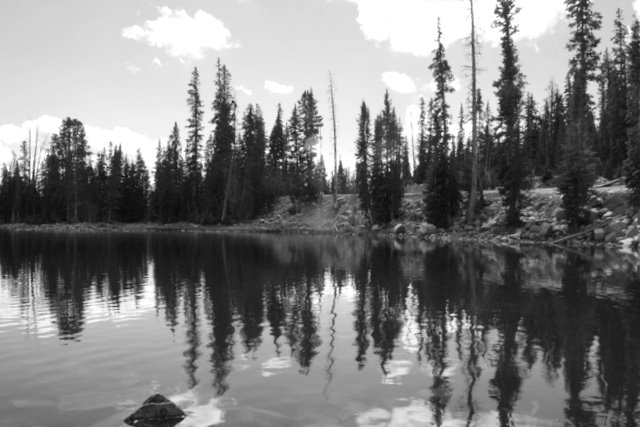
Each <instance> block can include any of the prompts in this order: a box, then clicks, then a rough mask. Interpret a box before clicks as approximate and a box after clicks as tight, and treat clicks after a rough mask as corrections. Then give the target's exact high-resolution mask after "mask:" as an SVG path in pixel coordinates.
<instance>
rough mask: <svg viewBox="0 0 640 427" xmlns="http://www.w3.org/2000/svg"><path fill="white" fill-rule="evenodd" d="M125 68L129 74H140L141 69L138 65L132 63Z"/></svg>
mask: <svg viewBox="0 0 640 427" xmlns="http://www.w3.org/2000/svg"><path fill="white" fill-rule="evenodd" d="M124 68H126V69H127V71H128V72H130V73H132V74H137V73H139V72H140V70H141V68H140V67H138V66H137V65H133V64H130V63H127V64H126V65H125V66H124Z"/></svg>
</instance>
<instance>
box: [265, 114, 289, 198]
mask: <svg viewBox="0 0 640 427" xmlns="http://www.w3.org/2000/svg"><path fill="white" fill-rule="evenodd" d="M286 161H287V139H286V135H285V131H284V124H283V122H282V107H281V106H280V104H278V112H277V114H276V121H275V123H274V124H273V128H272V129H271V134H270V136H269V154H268V157H267V166H268V168H269V182H270V184H269V186H270V190H271V192H272V193H273V194H274V195H276V196H281V195H283V194H284V193H285V190H286V186H285V183H286Z"/></svg>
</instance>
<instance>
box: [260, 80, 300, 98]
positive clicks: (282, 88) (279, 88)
mask: <svg viewBox="0 0 640 427" xmlns="http://www.w3.org/2000/svg"><path fill="white" fill-rule="evenodd" d="M264 88H265V89H266V90H268V91H269V92H271V93H277V94H280V95H286V94H289V93H291V92H293V86H290V85H285V84H282V83H278V82H274V81H273V80H265V81H264Z"/></svg>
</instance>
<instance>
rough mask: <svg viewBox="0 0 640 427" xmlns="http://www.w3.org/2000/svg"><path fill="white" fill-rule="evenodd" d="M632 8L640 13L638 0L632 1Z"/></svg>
mask: <svg viewBox="0 0 640 427" xmlns="http://www.w3.org/2000/svg"><path fill="white" fill-rule="evenodd" d="M633 10H635V11H636V13H637V14H638V15H640V0H636V1H634V2H633Z"/></svg>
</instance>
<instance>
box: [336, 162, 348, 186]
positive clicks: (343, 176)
mask: <svg viewBox="0 0 640 427" xmlns="http://www.w3.org/2000/svg"><path fill="white" fill-rule="evenodd" d="M348 186H349V179H348V177H347V172H346V170H345V169H344V166H342V159H340V161H339V162H338V178H337V179H336V191H337V192H338V193H340V194H346V193H347V192H348Z"/></svg>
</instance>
